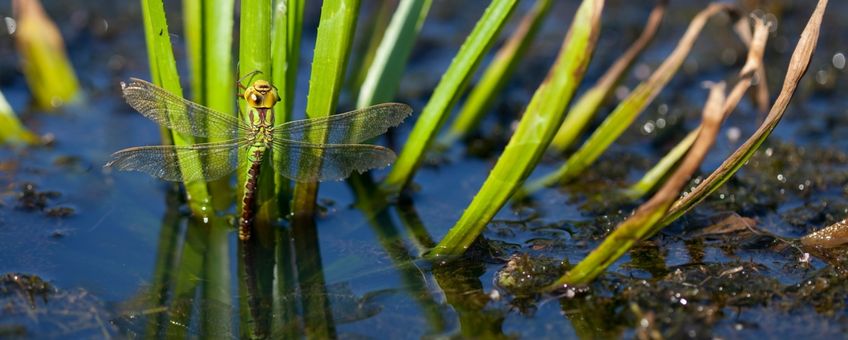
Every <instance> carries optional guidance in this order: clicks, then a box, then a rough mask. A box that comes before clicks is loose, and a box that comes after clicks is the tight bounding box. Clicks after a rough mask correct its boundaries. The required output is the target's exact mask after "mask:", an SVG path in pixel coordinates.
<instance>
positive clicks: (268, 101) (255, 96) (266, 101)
mask: <svg viewBox="0 0 848 340" xmlns="http://www.w3.org/2000/svg"><path fill="white" fill-rule="evenodd" d="M244 100H246V101H247V104H248V105H250V106H251V107H253V108H256V109H270V108H272V107H274V104H276V103H277V102H278V101H280V96H279V95H277V89H276V88H275V87H274V85H271V83H269V82H268V81H265V80H257V81H255V82H253V85H252V86H250V87H248V88H247V89H246V90H244Z"/></svg>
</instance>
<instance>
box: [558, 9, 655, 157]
mask: <svg viewBox="0 0 848 340" xmlns="http://www.w3.org/2000/svg"><path fill="white" fill-rule="evenodd" d="M667 4H668V1H666V0H660V1H659V3H658V4H657V6H656V7H654V10H653V11H651V14H650V15H649V16H648V22H647V24H646V25H645V29H644V30H643V31H642V34H641V35H640V36H639V38H637V39H636V41H634V42H633V44H631V45H630V47H629V48H627V51H625V52H624V53H623V54H621V56H620V57H619V58H618V60H616V61H615V63H613V64H612V66H610V67H609V69H607V71H606V72H605V73H604V75H603V76H601V78H600V79H598V82H597V83H595V85H594V86H592V88H590V89H589V90H587V91H586V93H584V94H583V95H581V96H580V98H578V99H577V101H576V102H575V103H574V106H572V107H571V108H570V109H569V110H568V113H567V114H566V115H565V120H564V121H562V126H561V127H560V128H559V131H557V134H556V136H554V140H553V141H551V148H553V149H556V150H557V151H560V152H562V151H565V149H566V148H568V147H569V146H571V144H572V143H573V142H574V140H575V139H577V137H578V136H579V135H580V132H582V131H583V130H584V129H585V127H586V125H587V124H589V121H590V120H591V119H592V117H594V116H595V113H597V112H598V109H599V108H600V107H601V104H602V103H603V102H604V99H606V98H607V97H609V95H610V93H612V92H613V90H614V89H615V87H616V85H617V84H618V83H619V82H620V81H621V79H622V78H623V77H624V75H625V74H626V73H627V70H629V69H630V66H632V65H633V62H635V61H636V58H637V57H639V55H640V54H642V51H643V50H644V49H645V47H647V46H648V45H649V44H650V43H651V40H653V38H654V35H655V34H656V32H657V30H658V29H659V27H660V23H662V18H663V16H665V8H666V5H667Z"/></svg>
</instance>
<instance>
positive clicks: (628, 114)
mask: <svg viewBox="0 0 848 340" xmlns="http://www.w3.org/2000/svg"><path fill="white" fill-rule="evenodd" d="M731 8H732V6H731V5H727V4H720V3H715V4H711V5H709V6H708V7H707V8H706V9H704V10H703V11H701V12H700V13H698V15H697V16H695V18H694V19H692V22H691V23H690V24H689V28H688V29H687V30H686V33H684V35H683V37H682V38H681V39H680V42H679V43H678V44H677V47H675V49H674V50H673V51H672V52H671V54H670V55H669V56H668V58H667V59H666V60H665V61H664V62H663V63H662V65H660V67H659V68H657V70H656V71H655V72H654V73H653V74H652V75H651V77H650V78H648V80H646V81H645V82H643V83H642V84H639V86H638V87H636V89H634V90H633V92H632V93H631V94H630V95H629V96H628V97H627V98H626V99H625V100H624V101H622V102H621V103H620V104H619V105H618V107H616V108H615V110H614V111H613V112H612V113H611V114H610V115H609V117H607V118H606V119H605V120H604V122H603V123H601V126H599V127H598V129H597V130H595V132H594V133H592V135H591V136H590V137H589V139H588V140H587V141H586V142H585V143H583V145H582V146H581V147H580V149H579V150H577V152H575V153H574V155H572V156H571V157H569V158H568V160H567V161H566V163H565V164H563V165H562V166H561V167H560V168H559V169H557V170H556V171H554V172H553V173H551V174H548V175H546V176H544V177H542V178H541V179H538V180H536V181H533V182H531V183H529V184H527V186H525V187H524V189H523V191H522V195H526V194H532V193H533V192H535V191H538V190H539V189H541V188H543V187H546V186H551V185H554V184H556V183H557V182H567V181H570V180H572V179H574V178H575V177H576V176H577V175H579V174H580V173H582V172H583V170H585V169H586V168H587V167H589V166H590V165H591V164H592V163H594V162H595V160H597V159H598V157H600V155H601V154H602V153H603V152H604V151H606V149H607V148H608V147H609V146H610V145H611V144H612V142H614V141H615V140H616V139H617V138H618V137H619V136H621V134H622V133H623V132H624V130H626V129H627V127H629V126H630V124H631V123H633V121H634V120H635V119H636V116H638V115H639V113H641V112H642V110H644V109H645V107H647V106H648V104H650V103H651V101H652V100H653V99H654V98H655V97H656V96H657V94H659V92H660V91H661V90H662V89H663V88H664V87H665V85H666V84H667V83H668V81H669V80H671V78H672V76H674V74H675V73H676V72H677V70H678V69H679V68H680V65H682V64H683V61H684V60H685V59H686V56H687V55H688V54H689V51H691V49H692V45H694V43H695V40H696V39H697V38H698V35H699V34H700V33H701V29H702V28H703V27H704V25H705V24H706V23H707V20H708V19H709V18H710V17H712V16H713V15H715V14H717V13H721V12H724V11H728V10H730V9H731Z"/></svg>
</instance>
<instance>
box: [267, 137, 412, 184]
mask: <svg viewBox="0 0 848 340" xmlns="http://www.w3.org/2000/svg"><path fill="white" fill-rule="evenodd" d="M274 153H275V157H274V161H273V163H274V170H275V171H277V172H278V173H279V174H281V175H283V176H284V177H287V178H289V179H292V180H294V181H297V182H315V181H331V180H341V179H344V178H347V177H348V176H350V174H351V173H353V172H354V171H356V172H359V173H363V172H365V171H368V170H371V169H374V168H383V167H386V166H388V165H389V164H391V163H392V162H394V160H395V153H394V152H392V150H389V149H387V148H384V147H382V146H379V145H370V144H324V145H318V144H309V143H297V142H290V141H282V142H279V141H274ZM276 154H280V155H279V156H277V155H276Z"/></svg>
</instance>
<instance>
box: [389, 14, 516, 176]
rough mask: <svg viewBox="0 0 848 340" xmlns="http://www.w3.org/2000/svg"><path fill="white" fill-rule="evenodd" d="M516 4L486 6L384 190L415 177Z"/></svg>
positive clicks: (410, 136) (441, 82) (416, 127)
mask: <svg viewBox="0 0 848 340" xmlns="http://www.w3.org/2000/svg"><path fill="white" fill-rule="evenodd" d="M516 3H517V0H493V1H492V3H491V4H489V7H488V8H486V11H485V12H484V13H483V17H481V18H480V20H478V21H477V24H476V26H474V30H472V31H471V34H469V35H468V38H466V39H465V42H464V43H463V44H462V47H460V49H459V52H458V53H457V54H456V56H455V57H454V59H453V61H452V62H451V64H450V66H449V67H448V70H447V71H445V73H444V74H443V75H442V79H441V80H440V81H439V85H437V86H436V89H435V90H434V91H433V95H432V96H431V97H430V101H429V102H427V105H426V106H425V107H424V110H423V111H422V112H421V116H420V117H419V118H418V121H417V122H416V123H415V127H414V128H413V129H412V133H411V134H410V135H409V139H408V140H407V142H406V144H404V146H403V150H401V152H400V155H399V157H398V159H397V161H396V162H395V164H394V166H393V167H392V170H391V172H390V173H389V175H388V176H387V177H386V179H385V180H384V181H383V183H382V184H381V187H382V188H381V189H382V190H383V191H384V192H390V193H391V192H399V191H400V190H401V189H403V187H404V186H406V185H407V183H409V181H410V180H411V179H412V176H413V175H414V174H415V171H416V170H417V169H418V166H419V165H420V164H421V161H422V160H423V159H424V152H425V151H427V148H428V147H429V146H430V144H431V143H432V141H433V139H435V136H436V133H438V130H439V128H440V127H441V126H442V124H443V123H444V122H445V120H446V119H447V117H448V114H449V112H450V109H451V108H452V107H453V105H454V103H456V101H457V99H459V96H460V94H461V93H462V92H463V89H464V88H465V86H466V85H467V84H468V81H469V80H470V79H471V76H472V75H473V74H474V71H475V70H476V69H477V66H478V65H479V64H480V61H481V60H482V59H483V56H484V54H485V53H486V51H488V50H489V47H491V45H492V43H493V42H494V41H495V38H496V37H497V36H498V33H499V32H500V31H501V29H502V28H503V25H504V24H505V23H506V21H507V19H508V18H509V15H510V14H511V13H512V11H513V9H515V5H516Z"/></svg>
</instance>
